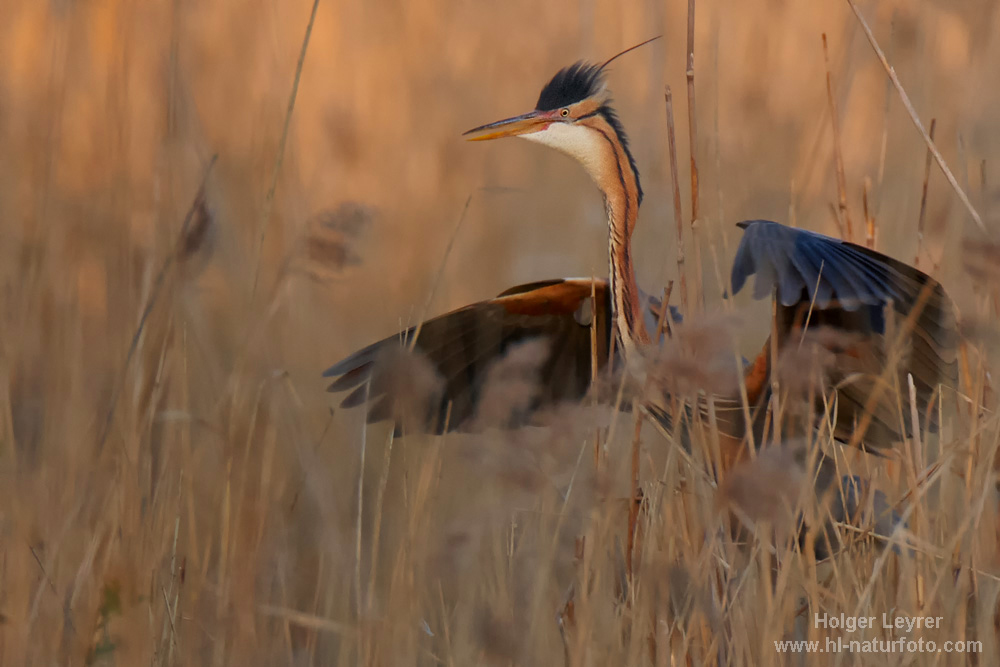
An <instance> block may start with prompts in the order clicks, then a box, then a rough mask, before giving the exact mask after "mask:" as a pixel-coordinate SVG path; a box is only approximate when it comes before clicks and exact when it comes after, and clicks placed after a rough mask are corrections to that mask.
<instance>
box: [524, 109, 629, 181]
mask: <svg viewBox="0 0 1000 667" xmlns="http://www.w3.org/2000/svg"><path fill="white" fill-rule="evenodd" d="M521 136H522V137H523V138H525V139H527V140H528V141H534V142H537V143H540V144H544V145H546V146H550V147H552V148H555V149H557V150H560V151H562V152H563V153H566V154H567V155H569V156H570V157H572V158H575V159H576V160H577V161H578V162H580V164H582V165H583V168H584V169H586V170H587V173H588V174H589V175H590V177H591V178H592V179H594V180H595V181H599V180H600V179H599V174H600V168H601V161H602V159H603V156H604V155H606V154H607V152H608V151H610V150H611V146H610V145H608V143H607V141H605V140H604V139H603V138H602V137H601V135H600V134H599V133H598V132H596V131H595V130H593V129H591V128H588V127H587V126H585V125H574V124H572V123H559V122H555V123H552V124H551V125H549V126H548V127H547V128H545V129H544V130H542V131H541V132H532V133H531V134H522V135H521Z"/></svg>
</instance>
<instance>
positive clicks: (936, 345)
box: [732, 220, 958, 446]
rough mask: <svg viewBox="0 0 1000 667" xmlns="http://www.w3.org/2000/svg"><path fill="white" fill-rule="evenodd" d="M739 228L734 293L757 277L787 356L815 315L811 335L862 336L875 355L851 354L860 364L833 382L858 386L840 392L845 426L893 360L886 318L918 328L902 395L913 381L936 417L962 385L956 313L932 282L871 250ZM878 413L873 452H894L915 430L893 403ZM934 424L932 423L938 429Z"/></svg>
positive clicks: (777, 227) (764, 223)
mask: <svg viewBox="0 0 1000 667" xmlns="http://www.w3.org/2000/svg"><path fill="white" fill-rule="evenodd" d="M739 226H740V227H742V228H743V229H744V234H743V239H742V240H741V241H740V245H739V248H738V249H737V251H736V257H735V259H734V261H733V270H732V291H733V293H736V292H738V291H740V289H741V288H742V287H743V286H744V285H745V284H746V282H747V280H748V279H749V278H750V276H755V280H754V290H753V295H754V298H757V299H762V298H764V297H766V296H770V295H772V294H773V295H774V296H775V298H776V299H777V303H778V311H777V316H778V320H777V321H778V336H779V342H778V344H779V346H781V345H782V344H783V343H784V341H787V340H789V338H790V337H793V336H794V339H795V340H797V339H798V337H797V334H796V333H795V332H796V331H798V330H799V329H798V328H799V327H802V326H803V324H804V321H805V318H804V317H803V314H804V312H805V311H807V310H808V312H809V313H810V317H809V319H808V322H809V326H810V327H821V326H827V327H833V328H835V329H839V330H842V331H845V332H849V333H850V334H854V335H861V336H862V338H861V340H863V341H865V343H864V345H865V346H867V348H866V349H869V350H870V351H871V354H868V355H861V356H860V357H859V356H858V352H857V350H852V351H851V354H852V355H853V356H848V357H844V358H843V360H842V364H841V365H840V366H838V368H837V369H835V370H834V372H833V375H834V377H833V378H832V380H833V381H834V382H833V383H834V384H837V382H839V381H840V380H843V379H848V378H850V383H845V384H849V386H843V387H842V388H841V389H840V391H839V392H838V393H839V396H840V401H839V403H838V421H839V424H841V425H843V427H844V428H845V429H848V430H849V429H850V428H851V427H852V425H853V424H855V423H857V420H858V419H859V417H860V416H861V415H862V414H863V413H864V412H865V410H866V409H867V408H869V407H872V406H869V405H867V404H868V403H869V402H870V401H869V395H870V394H871V391H872V387H874V385H875V383H876V381H877V378H879V377H880V376H881V375H882V373H883V371H884V364H885V360H886V359H887V358H888V357H887V355H886V352H887V346H888V345H889V344H890V341H887V340H885V333H886V320H885V317H886V314H887V313H894V315H893V317H894V318H895V320H896V322H897V324H900V323H901V322H902V320H903V319H904V318H907V317H909V318H911V319H912V329H910V335H909V336H908V339H907V340H906V341H904V342H905V344H906V350H905V354H904V355H903V356H902V359H901V361H900V364H899V368H898V369H897V370H898V371H899V380H900V384H899V386H901V387H906V384H907V375H910V376H912V378H913V381H914V384H915V386H916V390H917V392H916V393H917V403H918V406H919V407H920V409H921V411H922V412H923V411H924V410H925V409H926V408H927V407H928V405H929V404H930V401H931V400H932V399H933V396H934V395H935V390H936V388H937V387H938V385H939V384H945V385H949V386H954V385H955V384H956V382H957V363H956V357H957V342H958V336H957V331H956V323H955V311H954V306H953V305H952V303H951V300H950V299H949V298H948V296H947V294H945V291H944V289H943V288H942V287H941V285H940V284H939V283H938V282H937V281H935V280H934V279H933V278H931V277H930V276H928V275H927V274H925V273H923V272H921V271H920V270H918V269H915V268H913V267H912V266H908V265H906V264H904V263H903V262H900V261H898V260H895V259H892V258H891V257H888V256H886V255H883V254H881V253H878V252H875V251H874V250H871V249H869V248H864V247H862V246H858V245H855V244H853V243H849V242H846V241H840V240H838V239H835V238H831V237H829V236H823V235H822V234H817V233H815V232H809V231H806V230H802V229H794V228H791V227H786V226H784V225H781V224H778V223H776V222H771V221H768V220H748V221H745V222H741V223H739ZM896 331H900V329H898V328H897V329H896ZM856 347H857V346H856ZM838 373H839V375H838ZM840 376H843V377H840ZM858 378H861V379H858ZM904 402H905V400H904ZM872 412H873V415H874V420H875V423H874V425H873V426H872V427H871V428H870V429H869V431H868V434H869V435H871V437H870V438H866V440H868V441H869V442H872V443H873V444H874V445H876V446H886V445H887V444H889V441H891V440H892V439H894V438H895V439H898V437H899V436H901V435H903V434H904V433H908V431H909V426H910V425H909V424H908V423H907V424H900V423H899V419H898V408H897V405H896V403H895V397H894V396H885V397H884V399H883V400H881V401H878V405H876V406H874V408H873V409H872ZM935 417H936V415H935V414H932V415H930V423H929V425H930V426H931V427H933V426H934V425H935V424H934V421H935Z"/></svg>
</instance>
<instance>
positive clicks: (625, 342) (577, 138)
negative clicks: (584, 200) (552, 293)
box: [524, 107, 650, 356]
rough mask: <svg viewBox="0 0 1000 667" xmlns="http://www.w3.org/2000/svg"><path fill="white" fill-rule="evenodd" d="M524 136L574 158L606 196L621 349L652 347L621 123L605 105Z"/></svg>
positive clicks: (634, 180)
mask: <svg viewBox="0 0 1000 667" xmlns="http://www.w3.org/2000/svg"><path fill="white" fill-rule="evenodd" d="M524 138H525V139H529V140H532V141H536V142H538V143H542V144H545V145H547V146H551V147H553V148H557V149H559V150H560V151H562V152H564V153H566V154H568V155H570V156H572V157H574V158H576V159H577V160H578V161H579V162H580V163H581V164H582V165H583V167H584V169H586V170H587V173H588V174H590V177H591V178H592V179H593V180H594V182H595V183H596V184H597V187H598V188H600V190H601V192H602V193H603V194H604V205H605V208H606V210H607V215H608V251H609V257H610V262H611V267H610V268H611V271H610V273H611V289H612V294H613V295H614V298H613V301H612V303H613V317H614V322H615V330H616V333H617V337H618V344H619V346H620V349H622V350H623V351H624V353H625V355H626V356H631V355H632V354H633V353H634V350H635V348H636V347H638V346H641V345H645V344H648V343H649V342H650V337H649V332H648V331H647V330H646V325H645V318H644V316H643V312H642V309H641V306H640V301H639V287H638V285H637V284H636V279H635V269H634V268H633V266H632V251H631V240H632V232H633V230H634V229H635V223H636V219H637V218H638V215H639V204H640V203H641V202H642V188H641V186H640V184H639V175H638V172H637V170H636V168H635V164H634V162H633V161H632V158H631V154H630V153H629V151H628V144H627V139H625V135H624V132H623V131H622V129H621V125H620V124H619V123H618V121H617V119H616V117H615V116H614V112H613V111H611V109H610V107H601V108H600V109H599V110H597V111H595V112H594V113H593V114H591V115H588V116H587V117H585V118H581V119H579V120H578V121H577V122H575V123H558V122H556V123H552V124H551V125H550V126H549V127H548V128H547V129H545V130H543V131H541V132H535V133H533V134H526V135H524Z"/></svg>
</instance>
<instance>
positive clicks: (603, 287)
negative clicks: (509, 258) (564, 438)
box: [324, 280, 611, 430]
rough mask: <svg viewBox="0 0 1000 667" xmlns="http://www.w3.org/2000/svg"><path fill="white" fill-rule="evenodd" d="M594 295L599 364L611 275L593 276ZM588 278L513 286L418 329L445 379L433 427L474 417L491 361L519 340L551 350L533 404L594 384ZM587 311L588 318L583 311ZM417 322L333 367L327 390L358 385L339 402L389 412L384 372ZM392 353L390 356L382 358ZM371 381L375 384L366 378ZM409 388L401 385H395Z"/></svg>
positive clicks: (381, 415) (421, 348)
mask: <svg viewBox="0 0 1000 667" xmlns="http://www.w3.org/2000/svg"><path fill="white" fill-rule="evenodd" d="M593 288H594V291H595V293H596V298H597V308H596V313H597V322H596V326H597V327H598V336H597V339H598V350H597V356H598V362H599V363H600V364H601V365H603V364H604V363H605V362H606V360H607V349H608V341H609V340H610V324H611V318H610V311H609V309H610V301H609V299H608V297H607V293H608V286H607V282H606V281H602V280H598V281H595V284H594V286H593ZM591 289H592V286H591V281H590V280H553V281H545V282H539V283H532V284H529V285H522V286H519V287H515V288H512V289H509V290H507V291H505V292H504V293H502V294H501V295H500V296H498V297H497V298H495V299H491V300H488V301H483V302H480V303H477V304H473V305H471V306H467V307H465V308H461V309H459V310H456V311H452V312H451V313H447V314H445V315H441V316H439V317H436V318H433V319H431V320H428V321H427V322H425V323H424V324H423V326H422V327H421V329H420V332H419V335H418V338H417V342H416V351H417V352H419V353H420V354H421V355H423V356H424V357H426V359H427V361H429V362H430V365H431V367H432V368H433V369H434V371H435V372H436V374H437V375H438V376H439V378H440V380H441V384H442V385H443V388H442V391H441V396H440V400H439V403H438V404H437V405H436V408H435V409H436V413H437V414H436V415H433V417H436V421H437V423H436V425H434V424H431V428H432V430H442V429H443V427H444V415H445V414H446V413H448V414H449V417H448V428H449V429H454V428H462V427H463V426H465V425H467V424H468V423H469V421H470V420H471V419H472V418H473V417H474V416H475V415H476V413H477V410H478V407H479V405H478V403H479V400H480V398H481V393H482V390H483V383H484V382H485V381H486V379H487V376H488V374H489V369H490V368H491V367H492V365H493V364H495V363H497V362H498V361H499V360H500V359H502V358H503V357H504V355H505V353H506V352H507V351H508V350H510V349H512V347H513V346H515V345H516V344H518V343H521V342H525V341H529V340H532V339H540V340H542V341H544V344H545V345H546V346H547V353H546V355H545V358H544V360H543V361H542V363H541V364H540V366H539V369H538V375H539V387H538V396H537V399H536V403H537V405H536V406H535V407H542V406H544V405H548V404H553V403H557V402H559V401H567V400H577V399H579V398H581V397H582V396H583V395H584V393H586V391H587V388H588V387H589V384H590V378H591V372H590V364H591V337H590V326H589V324H590V310H591V306H590V296H591ZM581 315H586V317H585V318H584V317H581ZM414 334H415V328H410V329H407V330H406V331H404V332H401V333H399V334H397V335H394V336H391V337H389V338H386V339H384V340H381V341H379V342H377V343H374V344H372V345H369V346H368V347H366V348H364V349H362V350H359V351H358V352H355V353H354V354H352V355H351V356H349V357H347V358H346V359H344V360H343V361H341V362H339V363H337V364H336V365H334V366H332V367H331V368H329V369H328V370H327V371H326V372H325V373H324V376H326V377H335V376H340V377H338V378H337V379H336V380H335V381H334V382H333V383H332V384H331V385H330V386H329V391H333V392H338V391H345V390H347V389H354V391H353V392H352V393H351V394H349V395H348V396H347V397H346V398H345V399H344V400H343V401H342V402H341V406H342V407H353V406H356V405H360V404H361V403H364V402H365V400H366V398H367V399H368V400H369V402H370V405H371V406H372V407H371V409H370V411H369V420H371V421H377V420H381V419H385V418H387V417H389V416H391V412H392V403H391V398H390V397H388V396H387V395H386V394H387V392H388V391H389V390H390V387H388V386H387V385H388V384H389V382H388V381H387V379H386V378H387V377H388V376H390V375H391V373H392V369H391V368H383V367H381V366H380V364H383V365H384V364H387V363H388V364H391V363H393V361H394V360H393V359H392V358H391V353H392V352H394V351H396V350H399V349H400V348H401V347H403V346H405V345H407V344H408V342H409V340H410V339H411V338H412V336H413V335H414ZM386 359H388V361H384V360H386ZM369 380H370V383H369ZM400 389H402V390H404V391H405V389H406V388H405V387H403V388H399V387H396V388H395V390H397V391H398V390H400Z"/></svg>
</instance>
